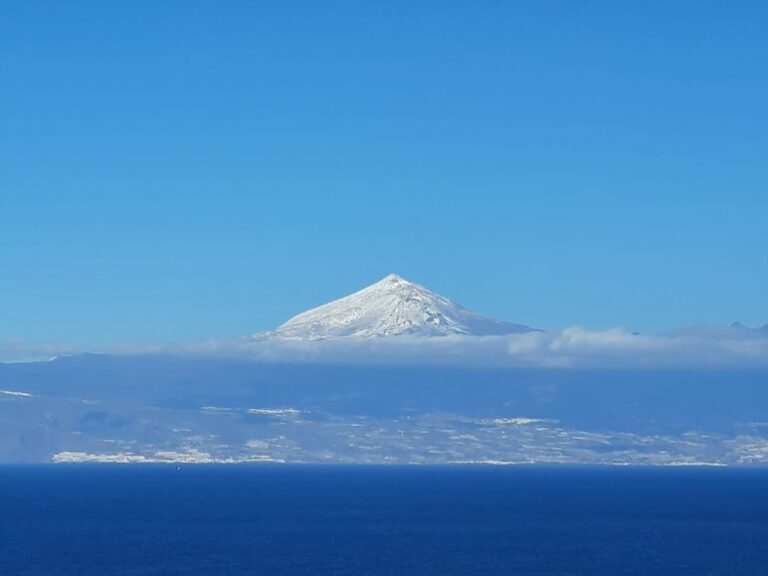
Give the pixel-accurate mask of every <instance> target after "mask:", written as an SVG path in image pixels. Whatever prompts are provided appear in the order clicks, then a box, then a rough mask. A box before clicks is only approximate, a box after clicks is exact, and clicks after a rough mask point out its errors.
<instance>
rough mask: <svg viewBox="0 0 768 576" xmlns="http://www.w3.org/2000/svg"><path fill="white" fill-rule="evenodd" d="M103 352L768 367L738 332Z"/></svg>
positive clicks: (763, 353) (762, 349)
mask: <svg viewBox="0 0 768 576" xmlns="http://www.w3.org/2000/svg"><path fill="white" fill-rule="evenodd" d="M62 352H64V349H63V348H62V347H55V346H47V347H46V346H22V345H20V344H13V345H10V346H9V345H8V344H7V343H6V344H5V345H4V346H3V345H0V360H5V361H11V360H13V361H19V360H31V359H47V358H49V357H50V356H54V355H56V354H61V353H62ZM102 352H107V353H110V352H111V353H116V354H175V355H184V356H208V357H211V356H213V357H233V358H247V359H252V360H256V361H261V362H295V363H352V364H375V363H405V364H444V365H455V366H521V367H546V368H654V367H659V368H662V367H663V368H671V367H680V368H707V367H728V368H754V367H765V368H768V334H766V333H764V332H760V331H745V330H739V329H728V328H722V329H689V330H685V331H680V332H677V333H674V334H659V335H646V334H636V333H632V332H629V331H627V330H624V329H622V328H612V329H609V330H588V329H586V328H583V327H579V326H572V327H569V328H565V329H563V330H559V331H552V332H529V333H524V334H513V335H507V336H482V337H478V336H445V337H437V338H420V337H408V336H399V337H393V338H371V339H355V338H338V339H333V340H330V339H329V340H320V341H317V340H313V341H308V340H286V339H260V340H250V341H249V340H217V341H213V340H212V341H205V342H197V343H190V344H178V345H160V346H146V347H142V348H136V347H127V348H120V349H112V350H102Z"/></svg>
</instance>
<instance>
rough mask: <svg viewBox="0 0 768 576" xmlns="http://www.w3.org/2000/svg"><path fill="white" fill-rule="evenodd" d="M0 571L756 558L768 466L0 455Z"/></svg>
mask: <svg viewBox="0 0 768 576" xmlns="http://www.w3.org/2000/svg"><path fill="white" fill-rule="evenodd" d="M0 574H2V575H3V576H6V575H14V574H30V575H32V574H33V575H56V574H72V575H91V574H92V575H99V576H105V575H110V574H132V575H144V574H184V575H198V574H212V575H218V574H222V575H224V574H257V575H258V574H263V575H292V574H302V575H320V574H338V575H346V574H349V575H372V576H380V575H381V576H383V575H405V574H408V575H411V574H412V575H418V576H427V575H440V576H446V575H453V574H456V575H459V574H461V575H472V574H483V575H487V574H504V575H509V574H520V575H545V574H546V575H591V576H602V575H605V576H617V575H622V574H658V575H665V576H666V575H688V574H690V575H696V576H707V575H747V574H749V575H756V576H757V575H760V576H764V575H766V574H768V470H761V469H709V468H706V469H705V468H696V469H687V468H686V469H679V468H675V469H638V468H571V467H505V468H502V467H324V466H319V467H302V466H198V465H187V466H181V467H176V466H151V465H114V466H111V465H62V466H54V465H41V466H0Z"/></svg>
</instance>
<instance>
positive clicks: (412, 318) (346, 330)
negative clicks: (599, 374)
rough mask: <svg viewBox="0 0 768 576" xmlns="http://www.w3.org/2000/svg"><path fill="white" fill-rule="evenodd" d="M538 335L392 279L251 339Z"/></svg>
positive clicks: (311, 310)
mask: <svg viewBox="0 0 768 576" xmlns="http://www.w3.org/2000/svg"><path fill="white" fill-rule="evenodd" d="M534 331H538V330H536V329H535V328H531V327H529V326H525V325H522V324H514V323H512V322H504V321H500V320H494V319H493V318H488V317H486V316H481V315H479V314H475V313H474V312H472V311H470V310H468V309H467V308H464V307H463V306H461V305H459V304H457V303H455V302H453V301H452V300H450V299H448V298H446V297H444V296H441V295H439V294H437V293H435V292H433V291H432V290H430V289H428V288H426V287H424V286H422V285H420V284H416V283H415V282H410V281H409V280H406V279H405V278H402V277H401V276H398V275H397V274H389V275H388V276H385V277H384V278H383V279H381V280H379V281H378V282H376V283H374V284H371V285H370V286H367V287H365V288H363V289H362V290H359V291H357V292H354V293H352V294H349V295H348V296H344V297H342V298H339V299H336V300H333V301H331V302H328V303H326V304H322V305H320V306H317V307H315V308H312V309H310V310H307V311H305V312H302V313H300V314H297V315H295V316H293V317H292V318H290V319H289V320H288V321H287V322H285V323H284V324H282V325H280V326H279V327H278V328H276V329H275V330H272V331H270V332H266V333H263V334H257V335H254V336H253V337H252V338H254V339H262V338H280V339H289V340H326V339H334V338H380V337H392V336H403V335H412V336H423V337H439V336H450V335H467V336H490V335H502V334H520V333H525V332H534Z"/></svg>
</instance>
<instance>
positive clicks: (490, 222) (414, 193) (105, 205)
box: [0, 0, 768, 346]
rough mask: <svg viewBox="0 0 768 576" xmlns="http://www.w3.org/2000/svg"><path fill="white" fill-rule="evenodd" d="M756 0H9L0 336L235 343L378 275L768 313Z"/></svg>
mask: <svg viewBox="0 0 768 576" xmlns="http://www.w3.org/2000/svg"><path fill="white" fill-rule="evenodd" d="M767 62H768V4H766V3H765V2H746V1H745V2H723V1H676V2H666V1H663V2H661V1H660V2H612V1H605V2H571V1H567V2H546V1H545V2H538V1H536V2H534V1H530V2H482V1H480V2H477V1H472V2H446V1H437V2H356V1H355V2H353V1H350V2H335V1H331V2H292V1H281V2H269V3H268V2H213V1H210V2H195V1H191V0H184V1H179V2H171V1H164V2H154V1H138V2H117V1H114V2H104V1H101V0H99V1H93V2H79V1H71V2H60V1H52V2H37V1H29V0H25V1H17V2H14V1H7V2H3V3H2V7H0V270H2V272H1V273H0V339H14V340H21V341H58V342H64V343H67V344H70V345H76V346H89V345H96V344H108V343H115V342H152V341H160V340H187V339H197V338H207V337H214V338H215V337H230V336H238V335H242V334H248V333H251V332H255V331H258V330H262V329H266V328H270V327H272V326H274V325H276V324H279V323H280V322H282V321H283V320H285V319H286V318H287V317H288V316H290V315H292V314H294V313H296V312H299V311H301V310H303V309H305V308H307V307H310V306H313V305H316V304H319V303H321V302H323V301H325V300H328V299H331V298H333V297H336V296H340V295H343V294H345V293H347V292H350V291H352V290H354V289H357V288H360V287H362V286H364V285H366V284H368V283H370V282H372V281H375V280H377V279H378V278H379V277H381V276H384V275H385V274H387V273H390V272H397V273H399V274H401V275H403V276H405V277H407V278H410V279H412V280H415V281H417V282H420V283H422V284H425V285H427V286H429V287H431V288H433V289H435V290H437V291H438V292H441V293H443V294H445V295H447V296H449V297H452V298H454V299H456V300H457V301H459V302H461V303H463V304H464V305H466V306H468V307H470V308H472V309H475V310H476V311H478V312H481V313H485V314H488V315H491V316H495V317H498V318H502V319H506V320H511V321H516V322H523V323H527V324H531V325H534V326H538V327H543V328H554V327H561V326H567V325H572V324H580V325H584V326H588V327H593V328H605V327H609V326H625V327H627V328H630V329H639V330H644V331H646V330H664V329H668V328H672V327H677V326H683V325H691V324H722V323H729V322H731V321H733V320H737V319H738V320H741V321H742V322H745V323H752V324H762V323H764V322H768V306H767V305H766V300H767V299H766V295H768V64H766V63H767Z"/></svg>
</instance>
